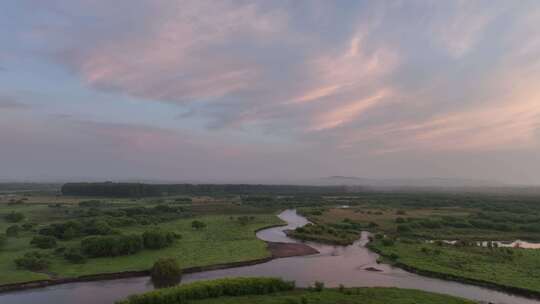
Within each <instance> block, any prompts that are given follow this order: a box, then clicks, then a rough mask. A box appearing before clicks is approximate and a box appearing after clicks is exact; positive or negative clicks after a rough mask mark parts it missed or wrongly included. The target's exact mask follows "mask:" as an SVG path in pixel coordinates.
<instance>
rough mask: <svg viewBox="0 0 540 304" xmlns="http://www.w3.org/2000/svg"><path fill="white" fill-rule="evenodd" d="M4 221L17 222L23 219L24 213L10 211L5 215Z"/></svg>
mask: <svg viewBox="0 0 540 304" xmlns="http://www.w3.org/2000/svg"><path fill="white" fill-rule="evenodd" d="M5 219H6V221H8V222H10V223H18V222H20V221H22V220H23V219H24V214H22V213H20V212H15V211H12V212H10V213H8V214H6V216H5Z"/></svg>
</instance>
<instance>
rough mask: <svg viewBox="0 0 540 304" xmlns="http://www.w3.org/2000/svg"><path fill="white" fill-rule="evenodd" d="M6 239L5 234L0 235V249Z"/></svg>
mask: <svg viewBox="0 0 540 304" xmlns="http://www.w3.org/2000/svg"><path fill="white" fill-rule="evenodd" d="M6 241H7V237H6V235H5V234H0V247H2V246H4V245H5V244H6Z"/></svg>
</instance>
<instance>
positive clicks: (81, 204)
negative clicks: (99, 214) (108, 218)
mask: <svg viewBox="0 0 540 304" xmlns="http://www.w3.org/2000/svg"><path fill="white" fill-rule="evenodd" d="M102 205H103V202H102V201H99V200H89V201H81V202H79V207H94V208H95V207H100V206H102Z"/></svg>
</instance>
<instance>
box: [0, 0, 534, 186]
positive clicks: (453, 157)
mask: <svg viewBox="0 0 540 304" xmlns="http://www.w3.org/2000/svg"><path fill="white" fill-rule="evenodd" d="M538 24H540V2H539V1H535V0H530V1H488V0H481V1H457V0H456V1H339V2H338V1H271V2H270V1H241V0H238V1H219V2H216V1H204V0H199V1H173V0H170V1H168V0H158V1H144V0H134V1H133V0H130V1H128V0H119V1H115V2H114V4H113V3H111V2H110V1H68V0H51V1H38V0H17V1H3V2H2V3H0V25H1V26H0V37H1V38H2V39H1V41H2V47H1V48H0V151H1V152H0V169H1V170H0V171H1V172H0V180H30V181H32V180H34V181H47V180H49V181H54V180H62V181H67V180H71V179H75V180H77V179H80V180H163V181H208V182H212V181H219V182H220V183H227V182H230V183H237V182H264V181H266V182H272V183H280V182H283V183H290V182H294V181H299V180H306V179H319V178H324V177H330V176H351V177H359V178H370V179H410V180H419V179H430V178H448V179H467V180H479V181H492V182H497V183H498V182H500V183H505V184H512V185H514V184H517V185H539V184H540V85H539V84H540V26H538Z"/></svg>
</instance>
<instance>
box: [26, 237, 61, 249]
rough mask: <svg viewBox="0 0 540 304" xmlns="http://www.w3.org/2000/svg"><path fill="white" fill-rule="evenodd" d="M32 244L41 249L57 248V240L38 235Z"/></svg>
mask: <svg viewBox="0 0 540 304" xmlns="http://www.w3.org/2000/svg"><path fill="white" fill-rule="evenodd" d="M30 244H31V245H34V246H36V247H38V248H41V249H49V248H53V247H56V239H55V238H54V237H52V236H47V235H37V236H35V237H34V238H33V239H32V241H30Z"/></svg>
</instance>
